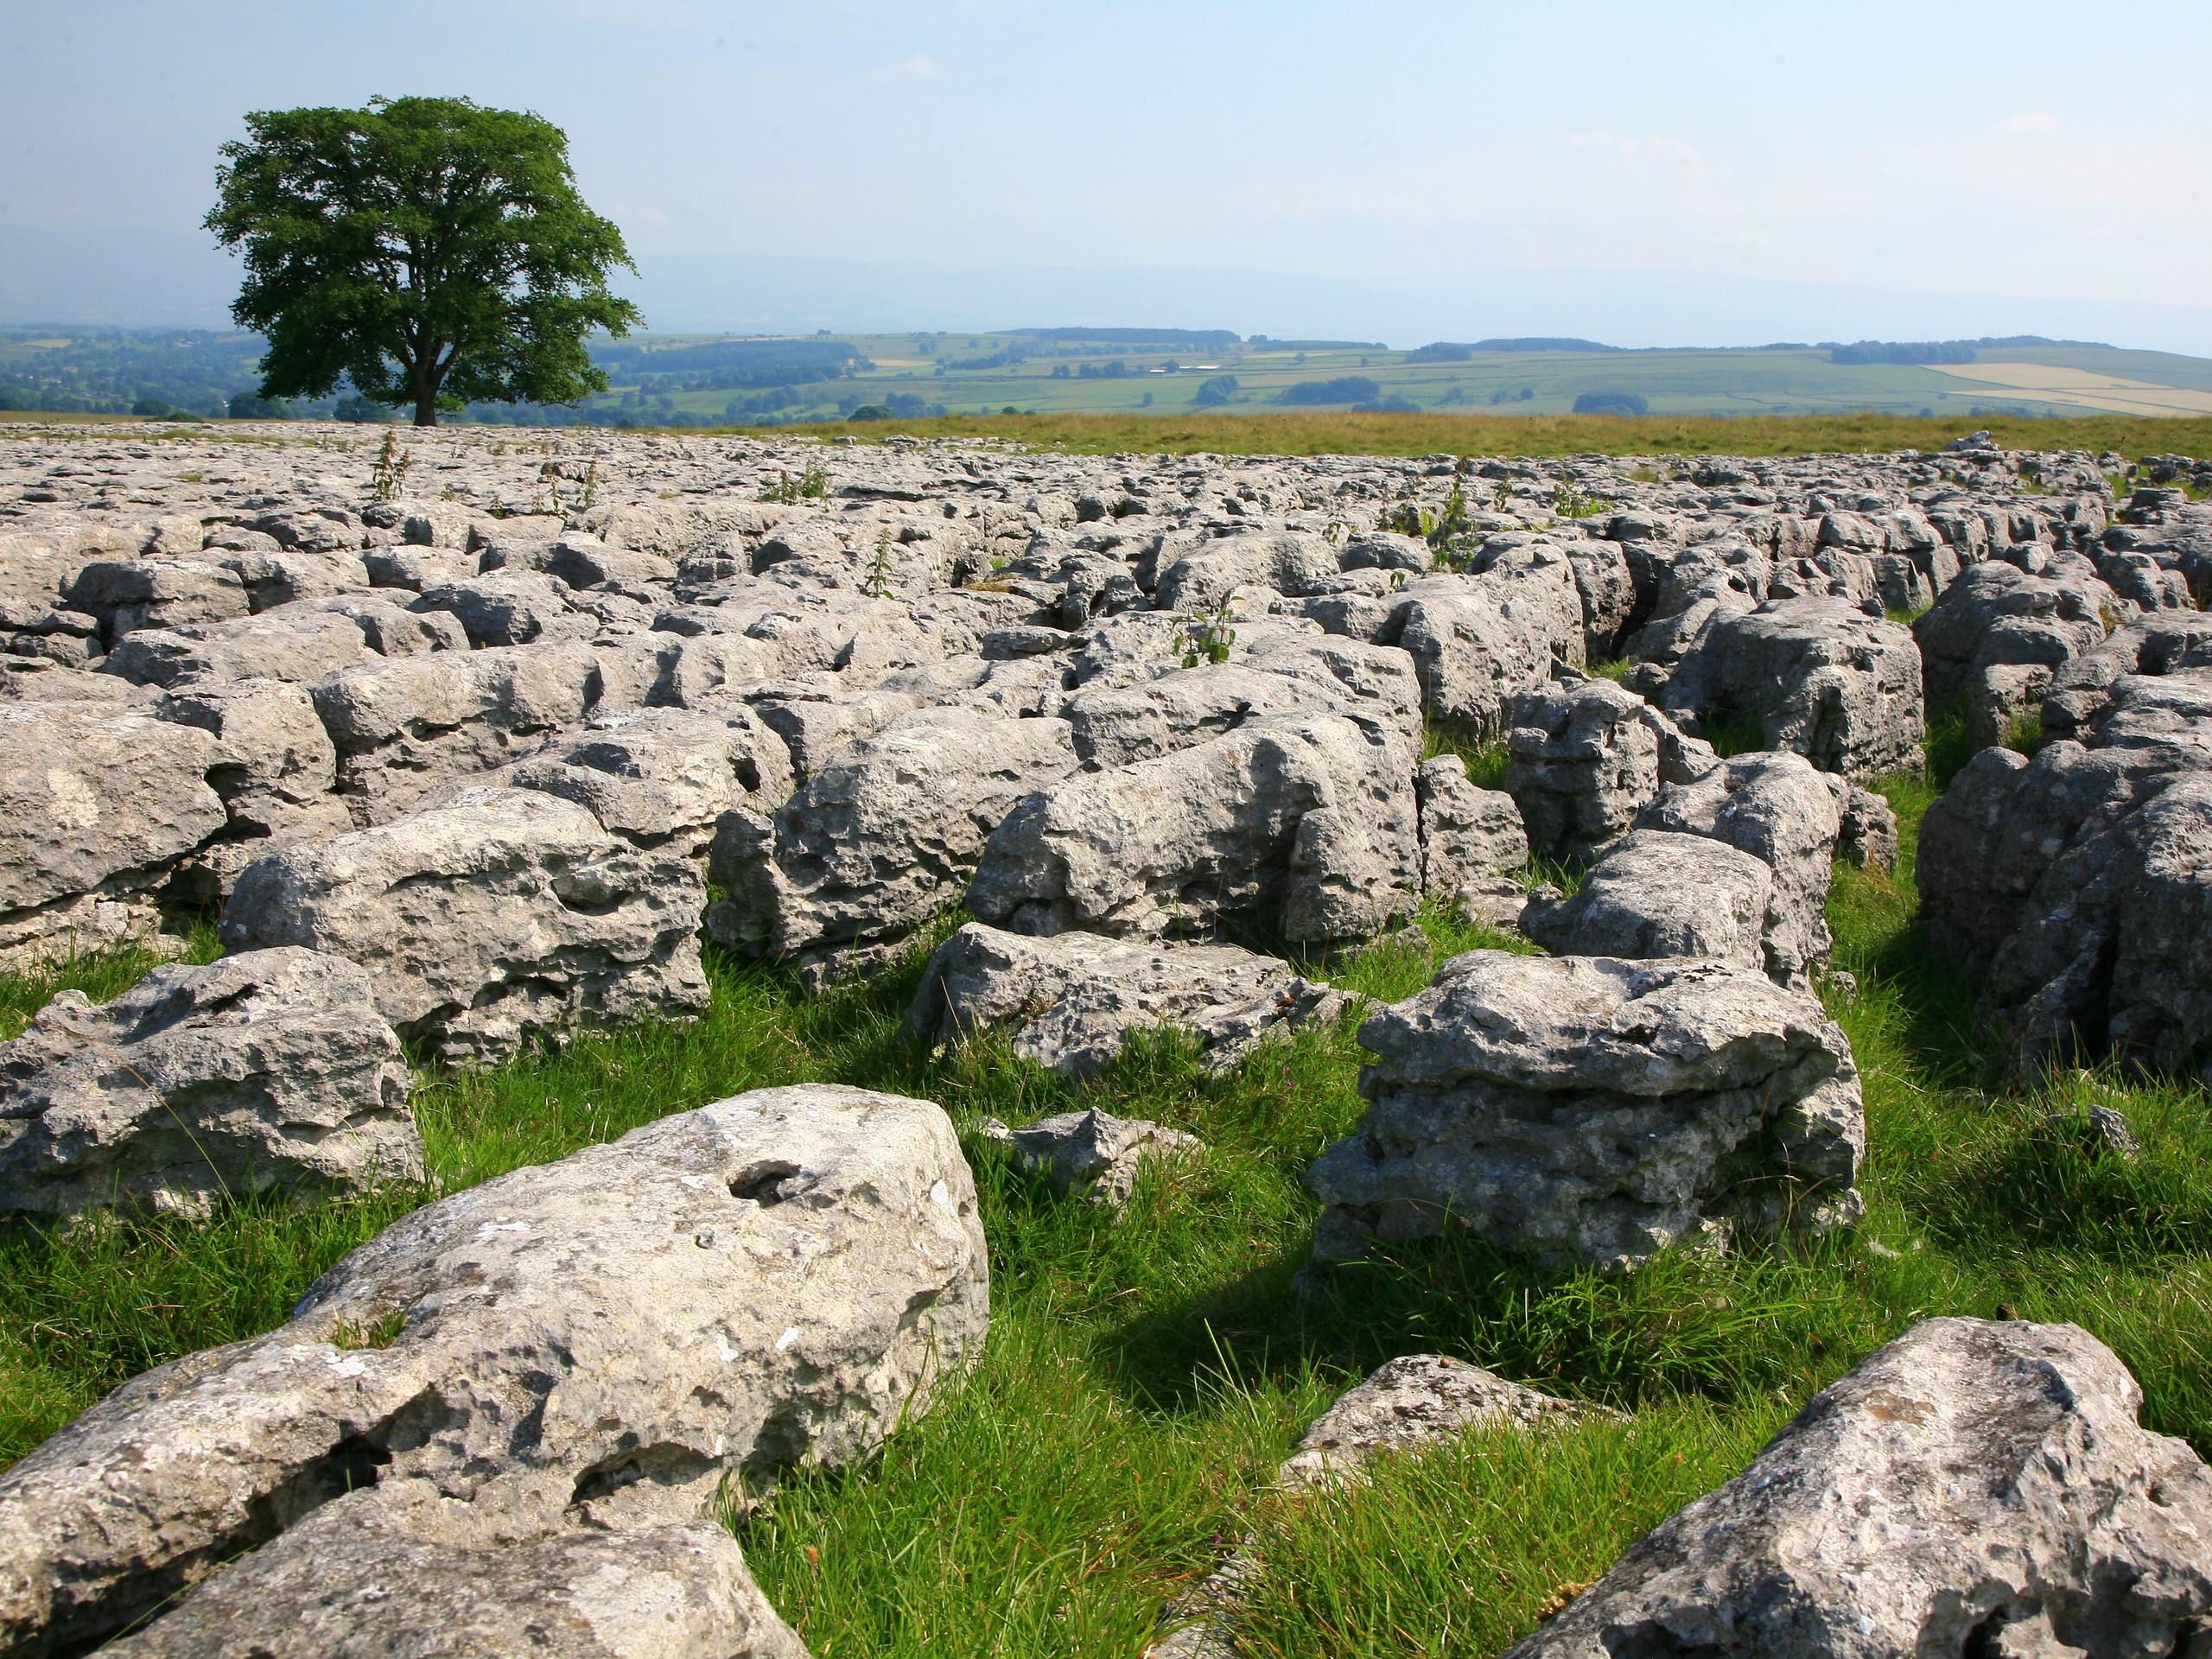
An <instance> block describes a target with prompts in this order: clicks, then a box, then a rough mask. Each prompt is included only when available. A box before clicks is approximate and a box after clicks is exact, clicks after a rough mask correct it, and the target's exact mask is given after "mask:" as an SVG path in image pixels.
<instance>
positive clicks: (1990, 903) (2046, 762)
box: [1918, 669, 2212, 1083]
mask: <svg viewBox="0 0 2212 1659" xmlns="http://www.w3.org/2000/svg"><path fill="white" fill-rule="evenodd" d="M2087 737H2088V741H2087V743H2086V744H2084V743H2080V742H2075V741H2060V742H2055V743H2050V744H2046V745H2045V746H2044V747H2043V748H2042V749H2040V750H2038V751H2037V754H2036V756H2035V758H2034V760H2028V759H2027V758H2026V757H2024V756H2023V755H2019V754H2016V753H2013V752H2012V751H2011V750H2009V749H1994V748H1993V749H1984V750H1983V751H1982V752H1981V753H1980V754H1977V755H1976V756H1975V757H1974V760H1972V761H1970V762H1969V763H1968V764H1967V766H1966V767H1965V768H1964V769H1963V770H1961V772H1959V774H1958V776H1957V777H1955V778H1954V779H1952V780H1951V786H1950V788H1949V789H1948V790H1947V791H1944V794H1943V798H1942V799H1941V800H1939V801H1937V802H1936V804H1935V805H1933V806H1932V807H1930V808H1929V810H1928V816H1927V817H1926V819H1925V820H1924V821H1923V824H1922V828H1921V839H1920V850H1919V861H1918V880H1919V886H1920V891H1921V916H1922V923H1923V926H1924V927H1925V929H1926V930H1927V933H1928V937H1929V940H1930V942H1931V943H1932V944H1934V945H1935V946H1936V949H1937V950H1939V951H1941V952H1942V953H1943V954H1944V955H1945V956H1947V957H1950V958H1951V959H1953V960H1955V961H1956V962H1958V963H1961V965H1962V966H1963V967H1965V968H1966V969H1967V972H1968V973H1969V974H1971V975H1973V976H1974V977H1975V978H1976V979H1977V980H1979V981H1980V992H1981V1003H1980V1011H1981V1014H1982V1017H1983V1018H1985V1019H1987V1020H1993V1021H1999V1022H2003V1023H2004V1024H2005V1025H2006V1026H2008V1027H2009V1031H2010V1034H2009V1037H2008V1039H2007V1043H2006V1049H2005V1058H2006V1061H2007V1064H2008V1065H2009V1066H2010V1067H2011V1069H2012V1071H2013V1073H2014V1075H2015V1076H2016V1077H2018V1078H2019V1079H2020V1080H2021V1081H2023V1082H2024V1083H2033V1082H2034V1081H2036V1080H2037V1078H2039V1077H2040V1076H2041V1075H2042V1073H2043V1072H2044V1070H2045V1069H2046V1068H2047V1067H2048V1066H2050V1065H2054V1064H2072V1063H2074V1060H2075V1056H2076V1055H2077V1054H2079V1055H2082V1056H2084V1057H2093V1056H2095V1055H2097V1054H2101V1053H2102V1052H2106V1051H2107V1050H2110V1051H2111V1052H2114V1053H2117V1054H2119V1055H2120V1056H2122V1057H2125V1058H2131V1059H2134V1060H2138V1061H2140V1062H2143V1063H2145V1064H2148V1065H2153V1066H2158V1067H2161V1068H2164V1069H2167V1070H2172V1071H2182V1072H2184V1073H2186V1072H2188V1071H2199V1072H2200V1073H2204V1071H2205V1067H2206V1065H2207V1061H2206V1058H2205V1056H2206V1054H2207V1052H2208V1048H2207V1045H2208V1044H2212V961H2209V960H2208V957H2207V953H2206V951H2205V949H2204V940H2205V939H2206V938H2207V937H2212V935H2208V933H2207V931H2206V930H2207V928H2208V926H2212V669H2184V670H2182V671H2179V672H2177V673H2174V674H2171V675H2166V676H2160V677H2152V676H2147V675H2130V676H2127V677H2123V678H2121V679H2120V680H2118V681H2116V682H2114V683H2113V686H2112V688H2111V690H2110V693H2109V696H2108V697H2107V700H2106V702H2104V703H2103V704H2102V706H2101V709H2099V711H2098V713H2097V714H2096V715H2095V716H2094V719H2093V721H2092V722H2091V724H2090V725H2089V727H2088V728H2087ZM2207 1075H2212V1074H2207Z"/></svg>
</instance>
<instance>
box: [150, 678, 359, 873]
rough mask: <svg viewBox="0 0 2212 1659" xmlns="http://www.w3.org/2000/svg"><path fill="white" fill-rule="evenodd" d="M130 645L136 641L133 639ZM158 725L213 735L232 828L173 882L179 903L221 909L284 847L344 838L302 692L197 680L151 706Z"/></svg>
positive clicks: (329, 766)
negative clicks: (241, 875) (250, 870)
mask: <svg viewBox="0 0 2212 1659" xmlns="http://www.w3.org/2000/svg"><path fill="white" fill-rule="evenodd" d="M132 637H133V638H136V637H137V636H135V635H134V636H132ZM155 708H156V711H157V712H158V713H159V714H160V715H161V717H162V719H164V720H169V721H175V722H176V723H177V724H179V725H181V726H195V727H198V728H200V730H202V731H205V732H209V733H212V734H213V735H214V737H215V739H216V749H215V753H214V754H213V756H212V757H211V758H210V760H209V764H208V767H207V781H208V783H209V784H210V785H213V788H214V790H215V792H216V793H217V794H218V795H220V796H221V797H222V798H223V810H224V811H225V812H226V813H228V814H229V816H230V823H229V824H228V826H227V827H226V829H224V831H223V832H222V834H221V835H219V836H217V837H215V838H214V839H213V840H211V841H209V842H205V843H204V844H203V845H201V847H200V849H199V850H198V851H196V852H194V853H191V854H189V855H187V856H186V857H185V859H184V860H183V861H181V863H180V864H179V866H178V868H177V871H176V874H175V875H174V876H173V877H172V878H171V881H170V887H171V891H172V892H174V893H176V894H177V895H178V896H179V897H181V898H184V899H193V900H197V901H200V902H203V903H204V902H207V901H208V900H211V899H212V900H213V901H214V902H215V903H218V904H219V903H220V902H221V901H222V900H223V899H226V898H228V897H229V896H230V892H231V887H232V884H233V883H234V882H235V881H236V880H238V872H239V871H241V870H243V869H244V868H245V867H246V866H247V865H248V864H250V863H251V862H252V861H254V860H255V859H257V858H259V857H260V856H262V855H264V854H265V853H270V852H273V851H275V850H276V849H278V848H280V847H289V846H294V845H296V844H297V843H299V842H303V841H319V840H321V839H323V838H324V837H326V836H337V835H343V834H345V833H346V831H347V830H349V829H352V828H353V815H352V814H351V813H350V812H348V811H347V810H346V804H345V803H344V802H343V801H342V800H340V798H338V797H337V795H335V794H334V792H333V789H334V785H335V784H336V782H337V776H338V753H337V751H336V750H335V749H334V748H333V747H332V746H331V742H330V737H329V734H327V733H326V732H325V731H324V730H323V728H322V721H321V720H320V719H318V718H317V717H316V715H315V700H314V699H313V698H312V697H310V696H308V693H307V690H306V688H305V687H303V686H299V685H291V684H286V683H283V682H280V681H277V680H228V681H226V680H213V681H207V682H194V683H190V684H187V685H183V686H180V687H178V688H177V689H175V690H173V691H169V692H168V693H165V694H164V695H163V696H162V699H161V701H160V702H158V703H156V705H155Z"/></svg>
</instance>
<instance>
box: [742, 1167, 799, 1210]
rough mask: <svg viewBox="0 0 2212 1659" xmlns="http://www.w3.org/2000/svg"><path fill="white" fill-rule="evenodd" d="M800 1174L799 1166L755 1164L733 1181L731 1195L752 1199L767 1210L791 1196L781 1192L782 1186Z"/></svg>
mask: <svg viewBox="0 0 2212 1659" xmlns="http://www.w3.org/2000/svg"><path fill="white" fill-rule="evenodd" d="M796 1174H798V1165H797V1164H787V1163H783V1162H780V1161H778V1162H772V1163H766V1164H754V1165H753V1166H751V1167H749V1168H747V1169H746V1170H744V1171H742V1172H741V1173H739V1174H737V1175H735V1176H734V1177H733V1178H732V1179H731V1180H730V1184H729V1195H730V1197H732V1198H750V1199H751V1200H752V1201H753V1203H755V1204H757V1205H760V1207H761V1208H762V1209H764V1210H765V1209H766V1208H767V1207H768V1206H769V1205H772V1204H781V1203H782V1202H783V1201H784V1200H785V1198H788V1197H789V1196H790V1194H788V1193H786V1192H783V1191H782V1190H781V1188H782V1185H783V1183H784V1182H785V1181H786V1180H789V1179H791V1177H792V1176H794V1175H796Z"/></svg>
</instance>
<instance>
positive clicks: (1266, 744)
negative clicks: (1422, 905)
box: [968, 715, 1420, 942]
mask: <svg viewBox="0 0 2212 1659" xmlns="http://www.w3.org/2000/svg"><path fill="white" fill-rule="evenodd" d="M1413 770H1414V768H1413V764H1412V758H1411V756H1410V754H1409V753H1408V750H1407V747H1406V746H1405V744H1404V743H1403V741H1402V740H1401V739H1400V738H1399V737H1398V735H1397V734H1396V733H1395V731H1393V730H1391V729H1389V728H1384V727H1382V726H1380V725H1378V724H1377V723H1376V722H1375V721H1370V720H1368V719H1365V718H1363V717H1354V716H1349V715H1271V716H1268V717H1266V718H1263V719H1258V720H1254V721H1249V722H1248V723H1246V724H1245V725H1243V726H1241V727H1239V728H1236V730H1234V731H1232V732H1230V733H1229V734H1226V735H1224V736H1222V737H1218V738H1216V739H1214V740H1213V741H1211V742H1207V743H1201V744H1198V745H1197V746H1196V747H1192V748H1187V749H1183V750H1180V751H1178V752H1177V753H1173V754H1169V755H1165V756H1162V757H1160V759H1158V760H1143V761H1139V762H1137V763H1135V765H1132V766H1122V767H1117V768H1116V769H1114V770H1112V771H1110V772H1080V773H1077V774H1075V775H1074V776H1071V777H1070V778H1068V779H1065V781H1063V782H1061V783H1059V784H1058V785H1053V786H1052V787H1050V788H1047V789H1045V790H1042V791H1039V793H1037V794H1036V795H1033V796H1032V797H1031V798H1029V799H1027V800H1026V801H1024V802H1023V803H1022V804H1020V806H1019V807H1017V808H1016V809H1015V810H1014V811H1013V813H1012V814H1011V815H1010V816H1008V817H1007V820H1006V822H1005V823H1003V824H1001V826H999V828H998V829H997V830H996V831H995V833H994V834H993V835H992V836H991V838H990V842H989V843H988V845H987V846H986V847H985V849H983V855H982V861H981V862H980V863H979V864H978V865H977V866H976V875H975V880H974V882H973V884H972V885H971V886H970V887H969V893H968V906H969V909H970V910H971V911H973V912H975V913H976V915H977V916H978V917H980V918H982V919H983V920H984V921H986V922H988V923H990V924H992V925H995V926H999V927H1004V928H1007V929H1008V930H1009V931H1014V932H1017V933H1032V934H1052V933H1061V932H1067V931H1089V932H1096V933H1105V934H1109V935H1113V936H1115V937H1118V938H1129V937H1138V938H1159V937H1161V936H1163V935H1168V934H1204V933H1206V932H1209V931H1211V930H1212V929H1213V928H1214V927H1216V926H1217V925H1219V924H1220V923H1221V922H1223V921H1224V920H1227V919H1230V918H1237V919H1240V920H1245V921H1249V922H1252V923H1255V924H1256V925H1259V926H1261V927H1262V928H1266V929H1268V930H1271V931H1274V932H1275V933H1277V934H1279V935H1280V936H1281V937H1282V938H1287V939H1292V940H1299V941H1313V942H1321V941H1326V940H1332V939H1348V938H1361V937H1363V936H1365V935H1367V934H1370V933H1373V932H1376V931H1378V930H1380V929H1381V928H1382V927H1383V925H1385V924H1386V923H1387V922H1389V920H1390V918H1392V917H1394V916H1397V915H1401V914H1403V913H1405V912H1408V911H1409V910H1410V909H1411V908H1412V906H1413V902H1414V899H1413V895H1414V890H1415V888H1416V887H1417V886H1418V883H1419V879H1420V874H1419V873H1420V831H1419V820H1418V816H1417V815H1418V807H1417V804H1416V801H1415V798H1414V790H1413V786H1412V785H1413Z"/></svg>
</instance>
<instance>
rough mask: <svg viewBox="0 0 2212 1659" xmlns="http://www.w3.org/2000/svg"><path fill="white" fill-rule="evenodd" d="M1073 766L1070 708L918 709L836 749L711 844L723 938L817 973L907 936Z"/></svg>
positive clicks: (954, 895) (712, 922)
mask: <svg viewBox="0 0 2212 1659" xmlns="http://www.w3.org/2000/svg"><path fill="white" fill-rule="evenodd" d="M1075 767H1076V756H1075V750H1074V748H1073V747H1071V744H1070V741H1069V737H1068V724H1067V722H1066V721H1062V720H1050V719H1039V720H1002V719H995V718H991V717H989V716H987V715H981V714H978V713H976V712H975V711H973V710H971V709H960V708H942V709H928V710H924V711H918V712H917V713H915V714H912V715H906V716H905V717H903V718H901V719H900V720H899V721H896V722H894V723H893V724H892V725H891V726H889V727H888V728H886V729H885V730H883V731H881V732H879V733H878V734H876V735H874V737H870V738H868V739H867V740H865V741H861V742H858V743H855V744H853V745H852V746H851V747H849V748H847V749H845V750H844V751H842V753H838V754H836V756H835V757H834V758H833V759H832V760H829V763H828V764H827V765H825V766H823V768H822V770H820V771H819V772H816V773H815V774H814V775H813V776H812V777H811V778H810V779H808V780H807V782H806V785H805V786H804V788H802V789H800V790H799V791H798V792H797V793H796V794H794V795H793V796H792V797H791V799H790V800H788V801H786V802H785V804H783V806H782V807H781V808H780V809H779V810H778V811H777V812H776V814H775V817H774V818H773V820H772V821H770V820H766V819H763V818H760V817H753V815H752V814H750V813H747V812H735V811H734V812H730V813H728V814H726V815H725V816H724V817H723V818H722V819H721V826H720V828H719V829H717V831H716V833H715V841H714V843H713V846H712V848H711V849H710V851H709V855H708V879H709V880H712V881H714V882H715V883H716V884H717V885H719V886H720V887H722V888H723V889H724V890H725V891H726V893H728V898H726V899H721V900H720V901H718V902H717V903H716V904H715V906H714V907H713V908H712V910H710V911H709V912H708V917H707V929H708V931H709V933H710V934H711V935H712V936H713V937H714V938H715V939H716V940H718V941H719V942H721V944H724V945H726V946H728V947H729V948H731V949H733V950H743V951H747V952H748V953H754V954H757V953H759V952H760V951H763V950H766V951H769V952H772V953H774V954H776V955H779V956H791V957H798V958H799V959H800V961H801V963H803V964H804V965H805V966H806V967H808V968H809V969H810V970H812V971H813V972H814V973H816V974H817V975H818V974H819V973H821V972H823V971H827V970H828V969H829V967H830V965H831V964H832V963H833V962H834V963H842V964H845V965H850V966H859V965H861V963H865V962H868V961H872V960H874V959H877V958H880V957H882V956H884V955H886V954H887V953H889V952H893V951H896V950H899V949H901V948H903V945H904V942H905V940H906V938H908V937H909V936H910V935H912V932H913V931H914V930H915V929H917V928H918V927H920V926H922V925H924V924H925V923H926V922H928V921H929V920H930V919H931V918H933V917H935V916H937V915H938V914H939V913H940V912H944V911H945V910H948V909H950V907H951V906H954V905H956V904H957V903H958V902H959V900H960V894H961V893H962V891H963V888H964V887H965V886H966V884H967V882H968V880H969V877H970V876H971V875H972V874H973V873H974V872H975V869H976V863H977V861H978V860H979V859H980V858H982V856H983V853H984V847H985V843H986V842H987V840H988V837H989V836H991V834H992V833H993V831H995V829H998V828H999V826H1000V824H1001V823H1002V822H1003V821H1004V820H1005V819H1006V818H1007V815H1008V814H1010V813H1012V812H1013V811H1014V810H1015V808H1016V806H1017V805H1018V804H1020V802H1021V801H1022V800H1023V799H1025V798H1027V797H1028V796H1029V795H1030V794H1031V793H1032V792H1033V791H1036V790H1039V789H1041V788H1046V787H1049V786H1050V785H1052V783H1053V782H1054V781H1055V780H1057V779H1061V778H1065V776H1067V774H1068V773H1070V772H1073V771H1074V770H1075Z"/></svg>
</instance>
